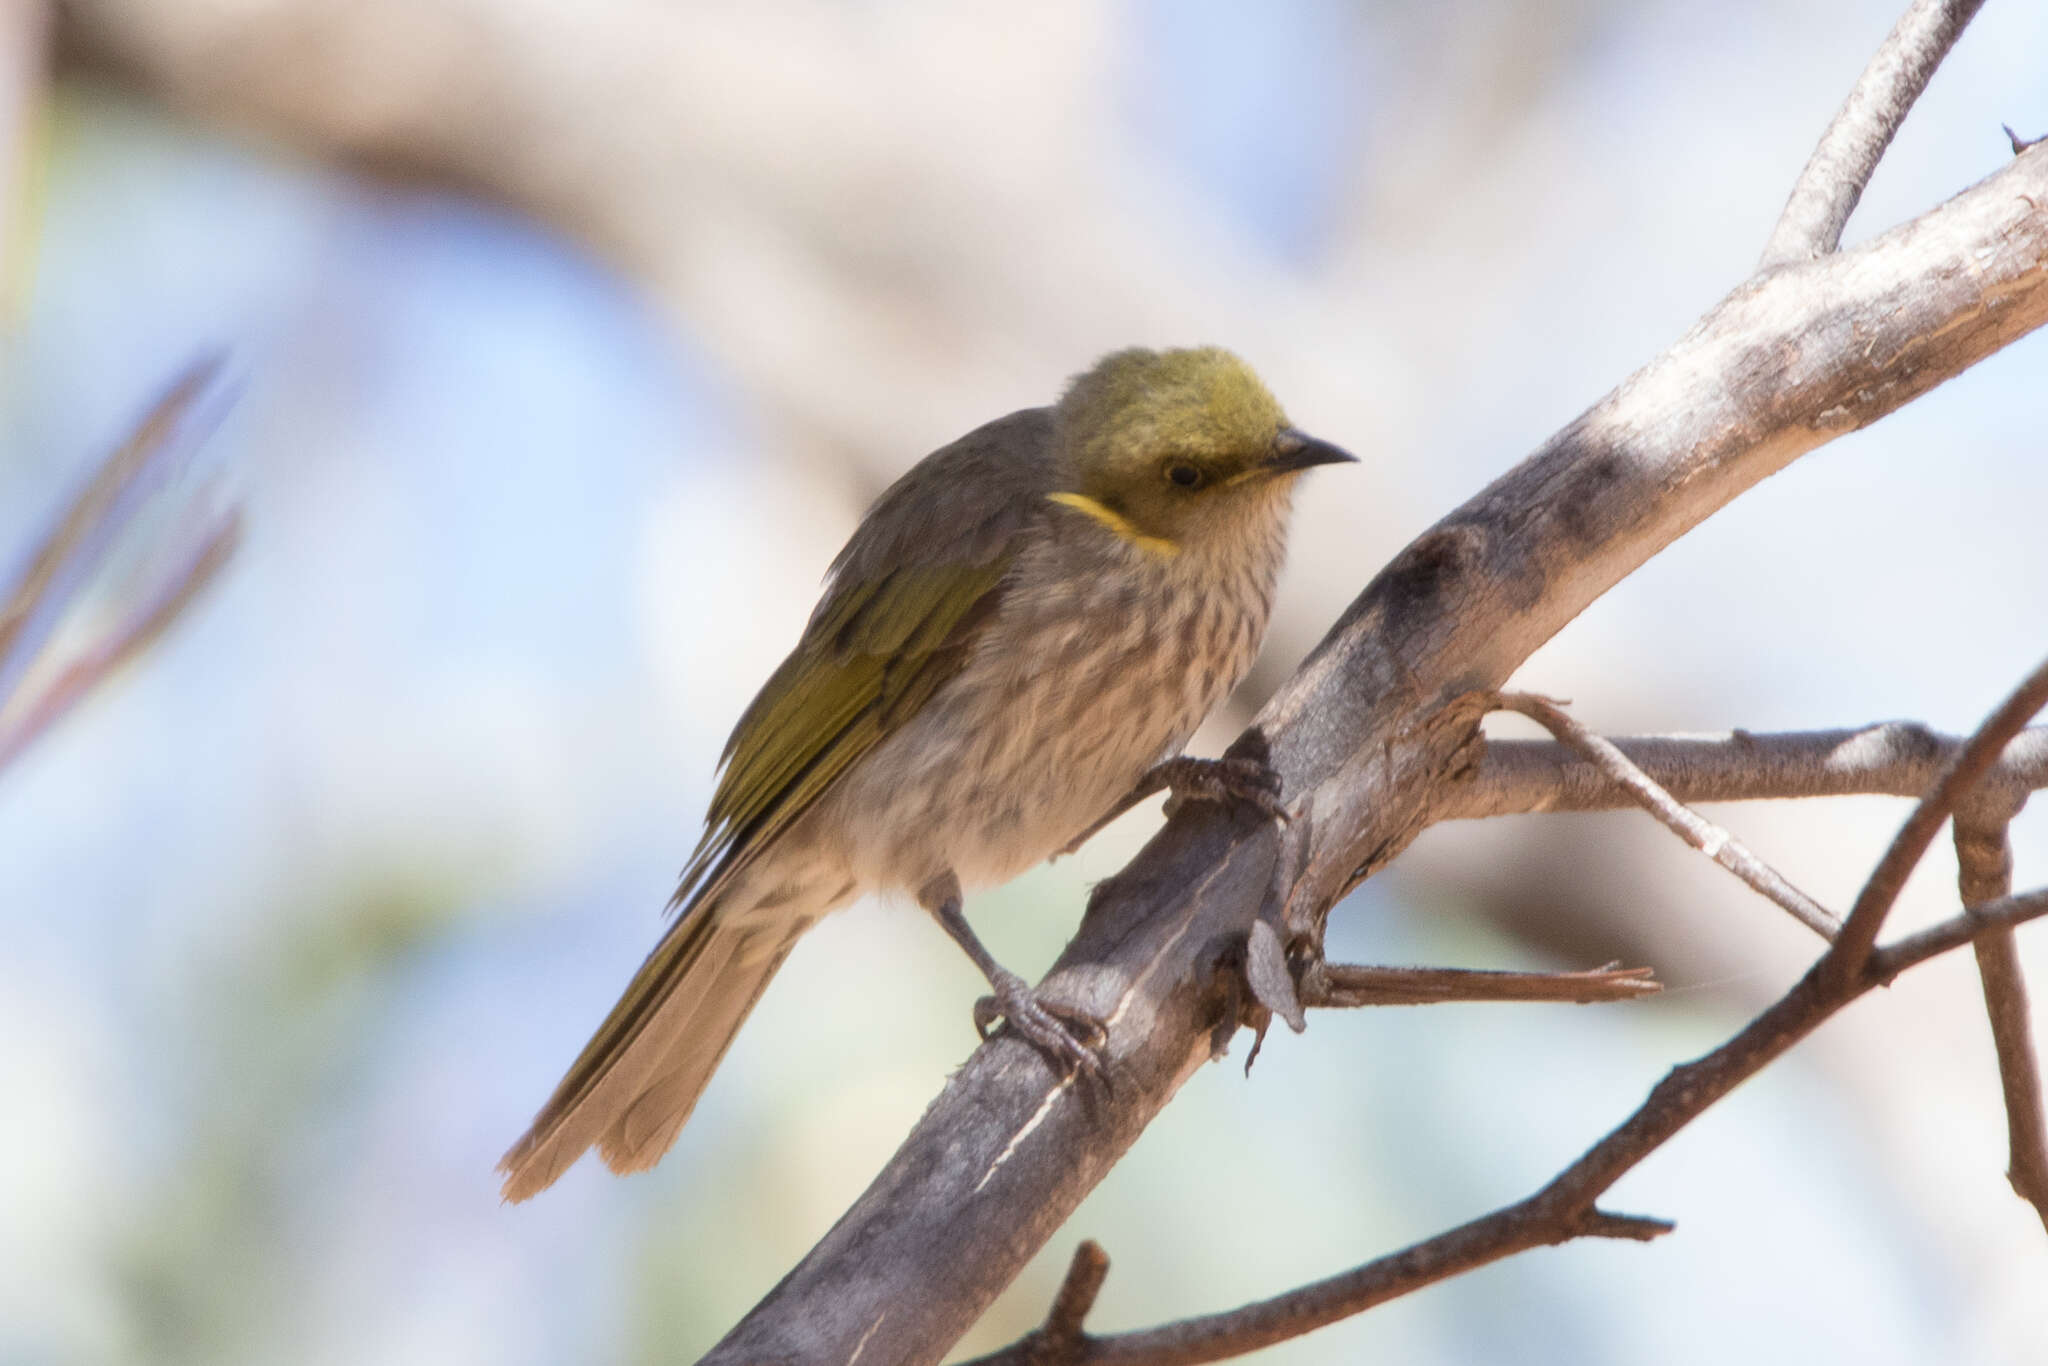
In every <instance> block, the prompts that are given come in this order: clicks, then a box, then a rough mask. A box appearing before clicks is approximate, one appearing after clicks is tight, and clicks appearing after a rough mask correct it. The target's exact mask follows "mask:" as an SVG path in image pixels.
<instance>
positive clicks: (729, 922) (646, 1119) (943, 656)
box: [498, 346, 1356, 1201]
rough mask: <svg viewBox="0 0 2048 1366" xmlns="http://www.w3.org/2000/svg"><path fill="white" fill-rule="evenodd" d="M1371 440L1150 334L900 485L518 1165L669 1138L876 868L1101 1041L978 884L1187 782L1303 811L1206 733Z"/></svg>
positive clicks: (1087, 1047) (623, 1169)
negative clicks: (1003, 946)
mask: <svg viewBox="0 0 2048 1366" xmlns="http://www.w3.org/2000/svg"><path fill="white" fill-rule="evenodd" d="M1355 458H1356V457H1354V456H1352V455H1350V454H1348V453H1347V452H1345V451H1344V450H1342V449H1341V448H1339V447H1337V446H1335V445H1332V444H1330V443H1328V442H1326V441H1322V440H1318V439H1316V438H1313V437H1310V436H1308V435H1306V434H1304V433H1303V432H1301V431H1300V430H1298V429H1297V428H1295V427H1294V426H1293V424H1292V423H1291V422H1290V421H1289V420H1288V418H1287V416H1286V414H1285V413H1284V412H1283V410H1282V409H1281V406H1280V404H1279V403H1278V401H1277V400H1275V399H1274V397H1273V396H1272V394H1271V392H1270V391H1269V390H1268V389H1267V388H1266V386H1265V384H1264V383H1263V382H1262V381H1261V380H1260V379H1259V378H1258V376H1257V375H1256V374H1255V373H1254V372H1253V371H1252V369H1251V368H1250V367H1249V366H1248V365H1247V364H1246V363H1245V362H1244V361H1242V360H1240V359H1239V358H1238V357H1237V356H1236V355H1234V354H1233V353H1231V352H1229V351H1227V350H1224V349H1222V348H1220V347H1213V346H1211V347H1194V348H1184V349H1173V350H1150V349H1145V348H1131V349H1127V350H1121V351H1116V352H1113V353H1111V354H1109V355H1107V356H1105V357H1103V358H1102V359H1101V360H1100V361H1098V362H1097V363H1096V364H1095V365H1094V366H1092V367H1091V368H1089V369H1088V370H1087V371H1085V372H1084V373H1082V374H1080V375H1078V376H1077V377H1075V378H1074V379H1073V380H1071V381H1070V382H1069V384H1068V385H1067V386H1066V388H1065V390H1064V392H1063V393H1062V394H1061V396H1060V397H1059V399H1058V401H1057V402H1056V403H1054V404H1052V405H1051V406H1049V407H1038V408H1026V409H1023V410H1020V411H1018V412H1014V413H1011V414H1010V415H1009V416H1007V417H1002V418H998V419H996V420H995V421H993V422H989V423H987V424H985V425H983V426H981V427H979V428H976V429H975V430H974V431H971V432H969V433H968V434H967V435H965V436H963V437H961V438H959V439H958V440H956V441H954V442H953V443H952V444H950V445H947V446H944V447H941V448H940V449H939V450H937V451H935V452H933V453H932V454H931V455H929V456H927V457H925V458H924V459H923V460H921V461H919V462H918V463H917V464H916V465H915V466H913V467H912V468H911V469H910V470H909V471H908V472H907V473H905V474H904V475H903V476H902V477H901V478H899V479H898V480H897V481H896V482H895V483H894V484H892V485H891V486H890V487H889V488H888V489H886V490H885V491H884V492H883V493H882V495H881V496H880V497H879V498H878V499H877V500H876V501H875V503H874V504H873V506H872V507H871V508H870V509H869V510H868V512H867V513H866V515H865V516H864V517H863V518H862V520H861V522H860V524H859V526H858V527H857V528H856V529H855V531H854V533H853V535H852V537H851V539H849V540H848V541H847V543H846V546H845V548H844V549H842V550H841V551H840V552H839V555H838V557H837V558H836V559H834V560H833V561H832V565H831V568H830V570H829V571H828V573H827V575H826V581H825V586H824V589H823V593H822V596H821V597H820V599H819V602H818V604H817V607H816V609H815V610H814V611H813V612H812V614H811V617H810V620H809V622H808V623H807V624H806V626H805V627H804V630H803V634H802V636H801V638H800V639H799V640H798V642H797V644H796V647H795V648H794V649H793V650H792V651H791V652H790V654H789V657H788V658H787V659H785V660H784V661H783V662H782V664H781V665H780V667H778V668H777V669H776V670H775V672H774V673H773V674H772V675H771V676H770V677H769V679H768V681H767V682H766V683H765V684H764V685H763V686H762V688H761V691H760V693H759V695H758V696H756V697H755V698H754V700H753V702H752V703H751V704H750V705H749V706H748V707H747V709H746V711H745V712H744V713H743V714H742V715H741V717H740V719H739V722H738V724H737V725H736V726H735V727H734V729H733V732H732V737H731V739H730V740H729V741H728V742H727V744H726V747H725V751H724V754H723V756H722V758H721V760H720V764H721V771H720V775H719V779H718V782H717V786H716V789H715V791H714V794H713V796H712V799H711V802H710V806H709V810H708V812H707V814H706V816H705V823H704V832H703V836H702V838H701V840H700V841H699V843H698V845H697V848H696V850H695V852H694V854H693V855H692V856H691V858H690V860H689V862H688V865H687V866H686V867H685V869H684V871H683V874H682V877H681V880H680V883H679V885H678V887H677V889H676V893H675V896H674V897H673V898H672V899H671V901H670V903H669V908H670V911H671V912H672V913H674V914H673V919H672V920H671V921H670V922H669V924H668V925H667V927H666V930H665V932H664V933H663V935H662V936H661V938H660V939H659V940H658V942H657V943H656V944H655V947H654V949H653V950H652V952H650V953H649V955H648V956H647V959H646V961H645V962H644V963H643V964H642V965H641V967H640V969H639V970H638V972H636V973H635V974H634V976H633V978H632V980H631V982H630V983H629V984H628V985H627V987H626V989H625V992H624V994H623V995H622V996H621V997H620V999H619V1001H618V1003H617V1004H616V1005H615V1006H614V1007H613V1008H612V1010H611V1012H610V1014H609V1015H608V1016H607V1017H606V1018H605V1020H604V1022H603V1023H602V1024H601V1025H600V1026H599V1028H598V1030H597V1032H596V1034H595V1035H594V1036H593V1037H592V1038H591V1040H590V1042H589V1043H588V1044H587V1045H586V1046H585V1047H584V1049H583V1051H582V1053H581V1054H580V1055H579V1056H578V1057H577V1058H576V1060H575V1062H574V1063H573V1064H572V1065H571V1066H570V1067H569V1070H568V1072H567V1073H566V1075H565V1076H564V1077H563V1078H562V1081H561V1083H560V1084H559V1086H558V1087H557V1088H556V1090H555V1092H554V1094H553V1095H552V1096H551V1097H550V1098H549V1099H548V1101H547V1103H546V1104H545V1105H544V1106H543V1107H542V1108H541V1110H540V1112H539V1113H538V1114H537V1115H536V1116H535V1118H534V1121H533V1124H532V1126H531V1127H530V1128H529V1129H528V1130H527V1131H526V1133H525V1134H524V1135H523V1136H522V1137H521V1138H520V1139H519V1140H518V1142H516V1143H515V1144H514V1145H513V1146H512V1147H511V1149H510V1150H509V1151H507V1152H506V1153H505V1155H504V1158H503V1159H502V1161H501V1162H500V1163H499V1168H498V1169H499V1171H500V1173H501V1174H502V1175H503V1178H504V1180H503V1194H504V1197H505V1198H506V1199H507V1200H510V1201H521V1200H525V1199H528V1198H530V1197H531V1196H534V1195H536V1194H538V1193H539V1192H540V1191H542V1190H545V1189H546V1188H547V1187H548V1186H550V1185H552V1184H553V1183H554V1181H555V1180H556V1178H558V1177H559V1176H560V1175H561V1174H562V1173H563V1172H564V1171H566V1170H567V1169H568V1168H569V1166H570V1165H571V1164H572V1163H574V1162H575V1161H576V1160H577V1158H578V1157H580V1156H581V1155H582V1154H583V1153H584V1152H586V1151H587V1150H588V1149H589V1148H591V1147H592V1146H595V1147H596V1148H597V1149H598V1152H599V1154H600V1155H601V1156H602V1158H603V1160H604V1162H605V1163H606V1165H607V1166H609V1167H610V1168H611V1169H612V1170H613V1171H615V1172H618V1173H622V1174H623V1173H627V1172H634V1171H641V1170H645V1169H646V1168H649V1167H652V1166H653V1165H654V1164H655V1163H656V1162H657V1161H658V1160H659V1159H660V1158H661V1156H662V1155H663V1154H664V1153H665V1152H667V1150H668V1149H669V1147H670V1146H671V1145H672V1144H673V1143H674V1141H675V1138H676V1135H677V1133H678V1132H679V1131H680V1130H681V1128H682V1125H683V1122H684V1121H685V1120H686V1119H687V1118H688V1117H689V1115H690V1112H691V1110H692V1109H693V1108H694V1107H695V1105H696V1103H697V1098H698V1097H699V1095H701V1094H702V1092H703V1091H704V1088H705V1086H706V1085H707V1084H708V1083H709V1082H710V1079H711V1075H712V1073H713V1071H714V1070H715V1069H716V1068H717V1066H718V1063H719V1061H720V1059H721V1058H722V1057H723V1056H724V1054H725V1051H726V1048H727V1046H728V1045H729V1044H730V1043H731V1042H732V1039H733V1036H734V1035H735V1034H736V1033H737V1032H738V1030H739V1028H740V1026H741V1024H742V1023H743V1022H744V1021H745V1020H746V1018H747V1015H748V1013H749V1012H750V1011H752V1009H753V1008H754V1006H755V1004H756V1003H757V1002H758V1001H759V1000H760V999H761V994H762V992H763V991H764V990H765V989H766V988H767V985H768V982H769V979H770V978H771V977H773V976H774V974H775V972H776V970H777V969H778V968H779V967H781V965H782V963H783V960H784V959H786V958H787V957H788V956H789V953H790V950H791V949H792V948H793V947H794V946H795V944H796V942H797V940H798V938H799V937H801V936H802V934H803V933H804V931H805V930H807V929H809V928H810V927H811V926H812V925H814V924H816V923H817V922H818V920H819V919H821V918H822V917H823V916H824V915H826V914H827V913H828V912H830V911H832V910H835V909H837V908H839V907H842V906H844V905H846V904H848V903H849V902H852V901H854V900H855V899H857V898H858V897H860V896H862V895H865V894H869V893H894V894H899V895H900V894H905V893H907V894H908V895H909V896H911V897H913V898H914V899H915V900H916V901H917V903H918V904H919V905H921V906H922V907H923V908H924V909H925V910H927V911H928V912H930V913H931V914H932V915H933V916H934V917H935V918H936V919H937V920H938V922H939V924H940V925H941V926H942V927H943V928H944V929H945V930H946V931H947V933H948V934H949V935H950V936H951V937H952V938H953V939H954V940H955V941H957V942H958V944H959V945H960V947H961V948H962V949H963V950H965V952H966V954H967V956H968V957H969V958H970V959H972V960H973V962H974V964H975V966H976V967H978V968H979V969H980V970H981V972H982V974H983V975H984V976H985V977H986V978H987V979H988V982H989V986H990V989H991V992H992V995H991V996H989V997H986V998H983V1000H982V1001H981V1002H979V1003H978V1004H977V1006H976V1011H975V1021H976V1024H977V1026H978V1027H980V1028H981V1029H982V1032H983V1033H984V1035H986V1033H987V1032H988V1029H989V1026H990V1025H992V1024H993V1023H994V1022H995V1020H996V1019H997V1018H998V1017H999V1018H1000V1019H1001V1020H1002V1021H1003V1022H1004V1024H1005V1025H1006V1026H1007V1027H1008V1028H1009V1029H1012V1030H1014V1031H1016V1032H1017V1033H1018V1034H1020V1035H1021V1036H1023V1037H1024V1038H1025V1039H1027V1040H1029V1041H1030V1042H1031V1043H1032V1044H1034V1045H1035V1046H1037V1047H1038V1048H1039V1049H1040V1050H1041V1051H1043V1052H1045V1053H1046V1054H1047V1055H1048V1056H1049V1057H1051V1058H1052V1059H1053V1060H1054V1061H1055V1062H1057V1063H1059V1065H1061V1066H1062V1067H1064V1068H1068V1069H1072V1068H1075V1067H1088V1066H1091V1065H1092V1064H1093V1062H1094V1060H1095V1057H1096V1054H1095V1052H1094V1051H1093V1050H1094V1049H1095V1047H1097V1046H1098V1045H1099V1042H1100V1031H1099V1024H1098V1022H1095V1021H1092V1020H1089V1019H1088V1018H1086V1017H1085V1016H1082V1015H1079V1014H1078V1013H1077V1012H1074V1011H1073V1010H1071V1009H1070V1008H1067V1007H1063V1006H1060V1005H1058V1004H1056V1003H1054V1002H1051V1001H1048V1000H1045V999H1042V998H1041V997H1040V995H1039V994H1038V993H1037V992H1036V991H1034V989H1033V988H1031V987H1030V986H1029V985H1027V984H1026V983H1025V982H1024V981H1023V979H1021V978H1020V977H1018V976H1017V975H1016V974H1014V973H1012V972H1010V971H1008V970H1007V969H1005V968H1004V967H1002V966H1001V965H1000V964H999V963H997V962H996V960H995V959H994V957H993V956H992V955H991V954H990V953H989V951H988V950H987V949H986V948H985V947H983V945H982V943H981V941H980V940H979V938H977V937H976V935H975V933H974V931H973V929H972V928H971V927H970V926H969V924H968V922H967V919H966V917H965V914H964V905H963V902H964V895H965V889H966V888H969V887H987V886H992V885H996V884H999V883H1002V882H1004V881H1007V880H1008V879H1010V878H1012V877H1014V876H1016V875H1017V874H1018V873H1020V872H1022V871H1023V870H1025V869H1026V868H1029V867H1030V866H1032V865H1033V864H1036V863H1039V862H1041V861H1043V860H1044V859H1046V858H1048V857H1049V856H1052V855H1054V854H1057V853H1060V852H1064V851H1068V850H1070V849H1071V848H1073V847H1075V846H1076V845H1077V844H1078V843H1079V841H1080V840H1081V839H1085V838H1086V836H1087V835H1089V834H1091V833H1093V831H1094V830H1096V829H1098V828H1099V827H1100V826H1101V825H1102V824H1104V823H1106V820H1107V818H1108V817H1110V816H1111V815H1113V814H1115V813H1118V812H1120V811H1122V810H1124V809H1126V808H1127V807H1129V806H1130V805H1132V804H1134V803H1135V801H1136V800H1138V799H1140V798H1141V797H1142V796H1143V795H1145V794H1147V793H1149V792H1156V791H1158V790H1159V789H1160V788H1161V787H1162V786H1164V787H1171V788H1172V789H1173V790H1174V792H1175V794H1176V796H1178V797H1182V798H1190V797H1192V798H1197V799H1219V800H1232V799H1239V798H1242V799H1245V800H1251V801H1253V802H1255V803H1256V804H1258V805H1259V806H1260V807H1261V808H1262V809H1270V810H1271V811H1272V812H1273V814H1275V815H1276V816H1284V807H1280V806H1278V803H1277V798H1278V785H1277V779H1276V778H1274V777H1273V775H1272V774H1271V771H1270V770H1268V769H1264V766H1263V764H1262V763H1260V762H1259V761H1257V760H1242V759H1223V760H1195V759H1190V758H1187V757H1185V756H1181V755H1180V749H1181V747H1182V746H1183V745H1184V744H1185V743H1186V742H1187V741H1188V739H1189V737H1190V736H1192V735H1193V734H1194V731H1195V728H1196V727H1197V726H1198V725H1199V724H1200V723H1201V722H1202V720H1203V719H1204V718H1205V717H1206V716H1207V715H1208V714H1209V712H1210V711H1211V710H1213V709H1214V708H1215V707H1216V706H1217V705H1218V704H1219V703H1220V702H1221V701H1222V700H1223V699H1224V698H1225V697H1226V696H1227V695H1228V694H1229V693H1230V692H1231V690H1232V689H1233V688H1235V687H1236V685H1237V684H1238V683H1239V682H1240V681H1241V680H1242V679H1243V677H1244V675H1245V673H1246V672H1247V671H1248V670H1249V669H1250V667H1251V664H1252V661H1253V659H1254V657H1255V656H1256V655H1257V653H1258V650H1259V647H1260V644H1261V642H1262V641H1263V639H1264V636H1265V631H1266V624H1267V621H1268V619H1269V617H1270V615H1271V612H1272V606H1273V594H1274V589H1275V585H1276V583H1277V581H1278V578H1279V574H1280V570H1281V566H1282V561H1283V559H1284V558H1285V552H1286V540H1287V528H1288V522H1289V516H1290V510H1291V504H1292V501H1293V493H1294V489H1295V486H1296V484H1297V482H1298V480H1299V476H1301V474H1302V473H1303V472H1304V471H1306V470H1309V469H1312V468H1314V467H1316V466H1319V465H1329V464H1336V463H1340V462H1346V461H1352V460H1355ZM1247 764H1250V765H1253V766H1255V770H1260V771H1248V770H1247V768H1246V765H1247Z"/></svg>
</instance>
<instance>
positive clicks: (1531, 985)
mask: <svg viewBox="0 0 2048 1366" xmlns="http://www.w3.org/2000/svg"><path fill="white" fill-rule="evenodd" d="M1662 990H1663V987H1662V986H1661V985H1660V984H1659V983H1658V982H1657V981H1656V979H1655V978H1654V977H1652V976H1651V972H1650V969H1649V968H1624V967H1620V966H1618V965H1610V966H1608V967H1604V968H1595V969H1593V970H1592V971H1590V972H1492V971H1482V970H1478V969H1473V968H1388V967H1368V966H1365V965H1362V964H1354V963H1315V964H1312V965H1310V967H1309V968H1308V969H1307V970H1306V971H1305V972H1303V973H1302V977H1301V983H1300V987H1299V991H1300V993H1301V1003H1302V1004H1303V1005H1305V1006H1319V1007H1323V1008H1326V1009H1327V1008H1331V1007H1337V1008H1349V1007H1356V1006H1414V1005H1436V1004H1439V1003H1442V1002H1451V1001H1556V1002H1567V1003H1573V1004H1578V1005H1591V1004H1595V1003H1598V1002H1604V1001H1633V1000H1635V999H1637V998H1638V997H1642V996H1651V995H1654V994H1656V993H1657V992H1659V991H1662Z"/></svg>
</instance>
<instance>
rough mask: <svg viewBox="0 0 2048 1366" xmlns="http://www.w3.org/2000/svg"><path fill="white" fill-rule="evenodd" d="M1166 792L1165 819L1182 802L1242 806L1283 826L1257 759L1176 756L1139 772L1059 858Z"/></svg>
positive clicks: (1269, 778) (1266, 772) (1270, 779)
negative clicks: (1132, 784) (1132, 783)
mask: <svg viewBox="0 0 2048 1366" xmlns="http://www.w3.org/2000/svg"><path fill="white" fill-rule="evenodd" d="M1166 791H1170V792H1172V794H1173V795H1172V796H1170V797H1168V798H1167V799H1166V814H1167V815H1169V816H1171V815H1172V814H1173V813H1174V812H1175V811H1177V810H1179V809H1180V804H1181V803H1182V802H1242V803H1244V804H1245V805H1247V806H1250V807H1252V808H1253V809H1255V810H1257V811H1258V812H1259V813H1260V814H1261V815H1264V816H1270V817H1272V818H1273V819H1274V820H1276V821H1279V822H1281V823H1282V824H1283V825H1284V824H1285V823H1286V822H1287V817H1288V811H1287V807H1286V806H1285V805H1284V804H1282V802H1281V801H1280V775H1279V774H1278V773H1275V772H1274V771H1273V766H1272V765H1271V764H1268V763H1267V762H1265V761H1264V760H1263V759H1249V758H1243V757H1237V756H1232V757H1228V758H1223V759H1197V758H1194V757H1193V756H1191V755H1187V754H1179V755H1175V756H1174V757H1173V758H1171V759H1163V760H1161V761H1160V762H1158V763H1156V764H1154V765H1152V767H1151V768H1149V769H1147V770H1145V776H1144V777H1142V778H1140V779H1138V785H1137V786H1136V787H1134V788H1132V789H1131V790H1130V791H1129V792H1128V793H1126V794H1125V795H1124V797H1123V798H1122V800H1120V801H1118V802H1117V804H1116V805H1115V806H1112V807H1111V808H1109V810H1108V811H1107V812H1105V813H1104V814H1103V816H1102V817H1101V818H1100V819H1099V820H1097V821H1096V822H1095V823H1094V824H1093V825H1091V826H1089V827H1088V828H1087V829H1086V830H1083V831H1082V832H1081V833H1080V834H1078V835H1076V836H1074V838H1073V839H1072V840H1070V841H1069V842H1068V843H1067V846H1066V847H1065V848H1064V849H1062V850H1060V853H1062V854H1071V853H1073V852H1074V851H1075V850H1076V849H1079V848H1080V847H1081V846H1082V845H1084V844H1086V843H1087V842H1088V841H1089V840H1091V839H1094V838H1095V836H1096V835H1098V834H1100V833H1101V831H1102V827H1104V826H1105V825H1108V824H1109V823H1110V822H1111V821H1113V820H1115V819H1116V818H1117V817H1118V816H1121V815H1123V814H1124V812H1126V811H1128V810H1130V809H1131V808H1132V807H1134V806H1136V805H1137V804H1138V803H1139V802H1142V801H1144V800H1145V799H1146V798H1147V797H1149V796H1151V795H1152V794H1153V793H1155V792H1166Z"/></svg>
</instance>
